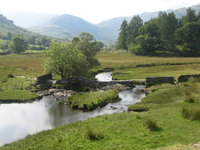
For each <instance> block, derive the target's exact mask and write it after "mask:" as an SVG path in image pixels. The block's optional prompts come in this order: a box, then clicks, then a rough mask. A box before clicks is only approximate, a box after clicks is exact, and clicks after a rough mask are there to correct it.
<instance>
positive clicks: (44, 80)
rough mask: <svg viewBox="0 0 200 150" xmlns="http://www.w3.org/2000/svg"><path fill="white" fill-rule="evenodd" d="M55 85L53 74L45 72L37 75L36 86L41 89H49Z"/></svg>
mask: <svg viewBox="0 0 200 150" xmlns="http://www.w3.org/2000/svg"><path fill="white" fill-rule="evenodd" d="M52 85H53V78H52V74H44V75H42V76H39V77H37V79H36V83H35V86H36V87H38V88H39V89H41V90H45V89H49V88H51V86H52Z"/></svg>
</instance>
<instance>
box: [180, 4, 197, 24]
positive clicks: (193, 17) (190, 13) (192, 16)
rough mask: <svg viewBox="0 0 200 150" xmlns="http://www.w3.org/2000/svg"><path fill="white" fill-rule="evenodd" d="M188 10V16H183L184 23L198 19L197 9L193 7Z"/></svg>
mask: <svg viewBox="0 0 200 150" xmlns="http://www.w3.org/2000/svg"><path fill="white" fill-rule="evenodd" d="M186 11H187V13H186V16H184V17H182V18H181V21H182V23H183V24H186V23H190V22H196V21H197V20H198V18H197V16H196V14H195V10H193V9H192V8H188V9H187V10H186Z"/></svg>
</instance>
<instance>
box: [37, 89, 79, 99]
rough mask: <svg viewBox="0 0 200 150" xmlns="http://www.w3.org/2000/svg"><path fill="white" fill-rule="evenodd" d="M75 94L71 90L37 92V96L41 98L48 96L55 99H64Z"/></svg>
mask: <svg viewBox="0 0 200 150" xmlns="http://www.w3.org/2000/svg"><path fill="white" fill-rule="evenodd" d="M75 93H76V92H75V91H72V90H65V89H48V90H43V91H39V92H38V93H37V94H39V95H41V96H48V95H51V96H53V97H55V98H56V99H66V98H67V97H69V96H72V95H74V94H75Z"/></svg>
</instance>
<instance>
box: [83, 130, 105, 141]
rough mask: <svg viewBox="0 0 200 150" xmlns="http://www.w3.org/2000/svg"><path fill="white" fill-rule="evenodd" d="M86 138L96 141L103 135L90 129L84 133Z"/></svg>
mask: <svg viewBox="0 0 200 150" xmlns="http://www.w3.org/2000/svg"><path fill="white" fill-rule="evenodd" d="M86 137H87V138H88V139H89V140H91V141H98V140H100V139H102V138H103V135H102V134H101V133H98V132H94V131H93V130H91V129H88V130H87V132H86Z"/></svg>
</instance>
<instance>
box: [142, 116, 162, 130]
mask: <svg viewBox="0 0 200 150" xmlns="http://www.w3.org/2000/svg"><path fill="white" fill-rule="evenodd" d="M144 125H145V127H146V128H147V129H148V130H149V131H153V132H155V131H159V130H160V127H159V126H158V124H157V123H156V121H155V120H153V119H148V120H147V121H146V122H145V124H144Z"/></svg>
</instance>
